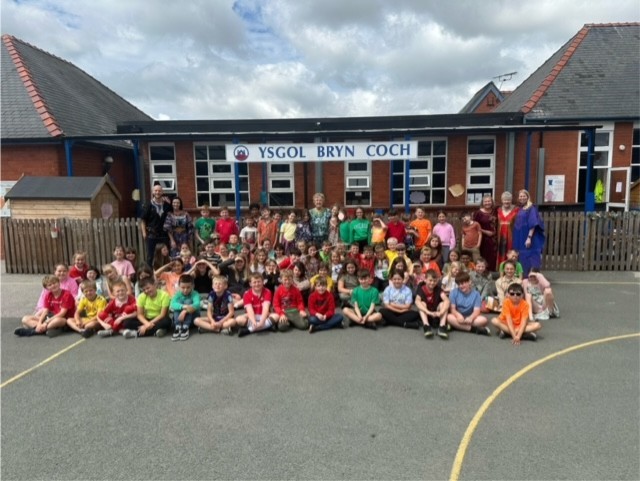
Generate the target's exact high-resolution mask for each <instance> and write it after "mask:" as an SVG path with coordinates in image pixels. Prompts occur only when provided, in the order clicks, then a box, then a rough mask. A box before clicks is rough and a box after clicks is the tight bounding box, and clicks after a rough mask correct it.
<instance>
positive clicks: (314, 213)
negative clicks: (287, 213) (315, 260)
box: [309, 193, 331, 245]
mask: <svg viewBox="0 0 640 481" xmlns="http://www.w3.org/2000/svg"><path fill="white" fill-rule="evenodd" d="M313 205H314V208H313V209H311V210H310V211H309V217H310V224H311V234H312V235H313V242H314V243H315V244H317V245H322V243H323V242H324V241H325V240H327V238H328V237H329V220H330V219H331V211H330V210H329V209H327V208H326V207H325V206H324V194H320V193H316V194H314V195H313Z"/></svg>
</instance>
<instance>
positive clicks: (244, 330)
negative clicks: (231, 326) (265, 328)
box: [238, 327, 251, 337]
mask: <svg viewBox="0 0 640 481" xmlns="http://www.w3.org/2000/svg"><path fill="white" fill-rule="evenodd" d="M249 334H251V331H250V330H249V329H247V328H246V327H241V328H240V330H239V331H238V337H244V336H248V335H249Z"/></svg>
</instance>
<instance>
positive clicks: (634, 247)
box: [2, 212, 640, 274]
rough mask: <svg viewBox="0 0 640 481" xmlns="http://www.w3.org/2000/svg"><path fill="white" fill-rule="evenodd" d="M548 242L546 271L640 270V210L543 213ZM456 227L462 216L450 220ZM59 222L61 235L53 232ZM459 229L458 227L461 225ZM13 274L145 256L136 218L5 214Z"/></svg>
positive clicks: (8, 264) (7, 257) (4, 235)
mask: <svg viewBox="0 0 640 481" xmlns="http://www.w3.org/2000/svg"><path fill="white" fill-rule="evenodd" d="M542 218H543V220H544V224H545V230H546V235H547V242H546V247H545V252H544V254H543V259H542V265H543V268H544V269H545V270H575V271H600V270H607V271H640V212H625V213H613V212H611V213H610V212H601V213H590V214H585V213H584V212H543V213H542ZM451 222H452V224H453V225H454V227H456V228H458V227H459V225H460V222H459V219H453V218H452V219H451ZM56 226H57V230H58V233H57V237H56V238H53V237H52V235H51V232H52V229H53V228H54V227H56ZM457 230H459V229H457ZM2 239H3V242H4V252H5V264H6V270H7V272H8V273H19V274H45V273H49V272H53V267H54V265H55V264H56V263H57V262H67V263H71V259H72V257H73V253H74V252H75V251H77V250H83V251H85V252H87V255H88V259H89V262H90V263H91V264H93V265H96V266H98V267H101V266H102V265H103V264H106V263H110V262H111V261H112V260H113V247H114V246H115V245H118V244H121V245H124V246H125V247H128V246H131V247H135V248H136V249H137V251H138V259H140V260H144V259H145V246H144V242H143V240H142V236H141V235H140V229H139V227H138V221H137V219H107V220H103V219H91V220H75V219H58V220H57V221H54V220H53V219H46V220H18V219H6V218H5V219H2Z"/></svg>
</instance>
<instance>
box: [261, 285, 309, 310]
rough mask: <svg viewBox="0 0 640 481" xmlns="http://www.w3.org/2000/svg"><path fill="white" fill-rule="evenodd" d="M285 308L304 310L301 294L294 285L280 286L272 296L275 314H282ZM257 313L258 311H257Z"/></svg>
mask: <svg viewBox="0 0 640 481" xmlns="http://www.w3.org/2000/svg"><path fill="white" fill-rule="evenodd" d="M287 309H298V310H299V311H303V310H304V301H303V300H302V294H300V291H299V290H298V288H297V287H295V286H290V287H289V288H286V287H285V286H280V287H278V288H277V289H276V293H275V295H274V296H273V310H274V312H275V313H276V314H278V315H282V314H284V311H286V310H287ZM257 313H260V311H257Z"/></svg>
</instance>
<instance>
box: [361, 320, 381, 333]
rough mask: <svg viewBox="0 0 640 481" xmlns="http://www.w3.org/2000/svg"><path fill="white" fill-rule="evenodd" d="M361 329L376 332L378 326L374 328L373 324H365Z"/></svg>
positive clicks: (374, 324)
mask: <svg viewBox="0 0 640 481" xmlns="http://www.w3.org/2000/svg"><path fill="white" fill-rule="evenodd" d="M362 327H364V328H365V329H371V330H372V331H377V330H378V326H376V323H375V322H365V323H364V324H363V325H362Z"/></svg>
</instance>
